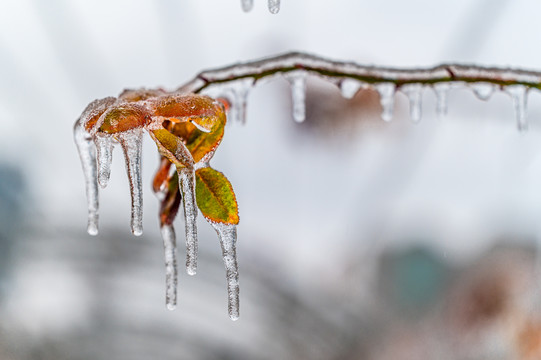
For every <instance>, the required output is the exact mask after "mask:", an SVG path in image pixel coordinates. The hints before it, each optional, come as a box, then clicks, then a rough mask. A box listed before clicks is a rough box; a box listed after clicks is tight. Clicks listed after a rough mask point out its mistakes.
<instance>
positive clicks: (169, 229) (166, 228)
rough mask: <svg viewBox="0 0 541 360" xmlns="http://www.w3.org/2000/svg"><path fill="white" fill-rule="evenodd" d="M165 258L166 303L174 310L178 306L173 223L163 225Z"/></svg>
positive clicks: (175, 245)
mask: <svg viewBox="0 0 541 360" xmlns="http://www.w3.org/2000/svg"><path fill="white" fill-rule="evenodd" d="M161 234H162V240H163V249H164V260H165V305H166V307H167V309H169V310H174V309H175V308H176V306H177V285H178V270H177V241H176V236H175V228H174V227H173V225H162V227H161Z"/></svg>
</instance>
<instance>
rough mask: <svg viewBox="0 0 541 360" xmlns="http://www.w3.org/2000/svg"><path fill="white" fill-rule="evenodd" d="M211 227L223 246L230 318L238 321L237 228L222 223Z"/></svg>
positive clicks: (213, 224)
mask: <svg viewBox="0 0 541 360" xmlns="http://www.w3.org/2000/svg"><path fill="white" fill-rule="evenodd" d="M211 225H212V227H214V229H215V230H216V232H217V233H218V237H219V238H220V245H221V246H222V257H223V260H224V265H225V271H226V278H227V299H228V309H229V317H230V318H231V320H238V318H239V268H238V264H237V226H236V225H229V224H222V223H211Z"/></svg>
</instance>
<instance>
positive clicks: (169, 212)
mask: <svg viewBox="0 0 541 360" xmlns="http://www.w3.org/2000/svg"><path fill="white" fill-rule="evenodd" d="M178 186H179V183H178V174H177V173H176V172H175V173H173V175H171V177H170V178H169V179H167V190H166V191H165V194H164V196H163V199H162V200H161V203H160V225H161V226H163V225H171V224H172V223H173V220H175V218H176V216H177V213H178V208H179V206H180V199H181V197H182V196H181V195H180V191H179V188H178Z"/></svg>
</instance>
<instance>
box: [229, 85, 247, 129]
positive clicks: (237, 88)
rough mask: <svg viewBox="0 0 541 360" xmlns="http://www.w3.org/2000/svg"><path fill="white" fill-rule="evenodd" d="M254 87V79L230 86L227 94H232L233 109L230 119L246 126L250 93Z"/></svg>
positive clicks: (230, 112)
mask: <svg viewBox="0 0 541 360" xmlns="http://www.w3.org/2000/svg"><path fill="white" fill-rule="evenodd" d="M252 86H253V80H252V79H241V80H238V81H235V82H234V83H232V84H229V86H228V88H227V89H228V91H227V92H229V93H230V94H231V96H230V100H231V109H230V111H229V117H230V118H231V119H232V120H233V121H234V122H238V123H241V124H246V101H247V100H248V93H249V91H250V89H251V88H252Z"/></svg>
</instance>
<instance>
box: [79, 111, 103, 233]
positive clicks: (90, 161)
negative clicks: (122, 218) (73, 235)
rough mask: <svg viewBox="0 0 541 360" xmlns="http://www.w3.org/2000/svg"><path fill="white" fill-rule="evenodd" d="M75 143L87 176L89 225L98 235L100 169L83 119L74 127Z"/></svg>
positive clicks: (91, 231) (89, 229) (90, 230)
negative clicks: (82, 121)
mask: <svg viewBox="0 0 541 360" xmlns="http://www.w3.org/2000/svg"><path fill="white" fill-rule="evenodd" d="M73 135H74V138H75V144H76V145H77V150H78V152H79V157H80V159H81V165H82V167H83V173H84V177H85V187H86V199H87V206H88V226H87V231H88V233H89V234H90V235H98V218H99V216H98V208H99V201H98V196H99V195H98V169H97V166H96V148H95V145H94V142H93V141H92V137H91V136H90V135H89V134H88V133H87V132H86V131H85V129H84V127H83V124H82V123H81V120H78V121H77V122H76V123H75V126H74V128H73Z"/></svg>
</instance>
